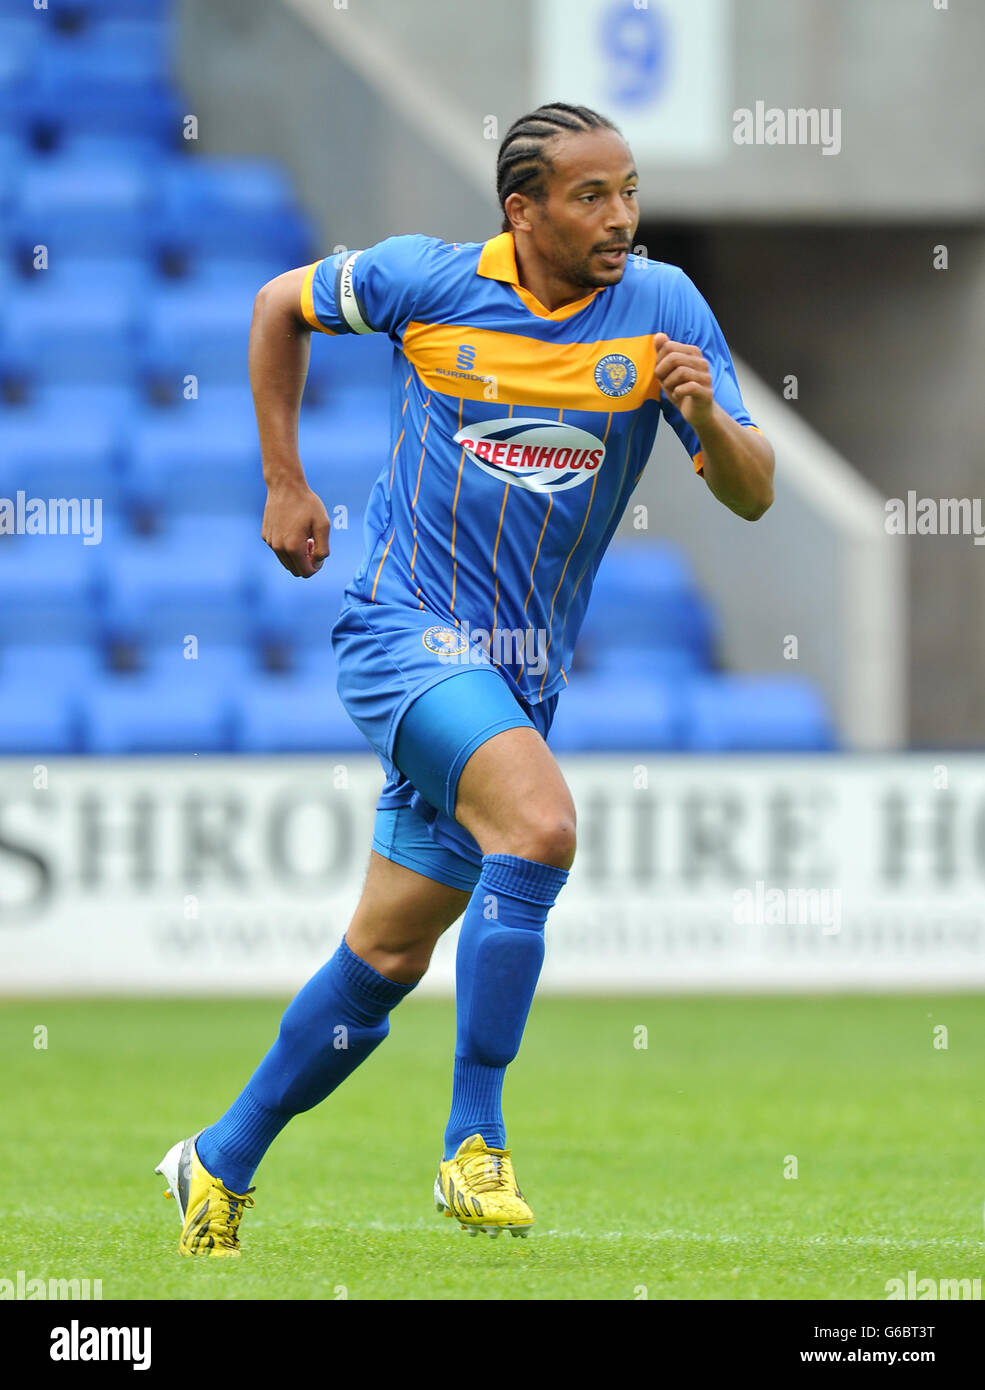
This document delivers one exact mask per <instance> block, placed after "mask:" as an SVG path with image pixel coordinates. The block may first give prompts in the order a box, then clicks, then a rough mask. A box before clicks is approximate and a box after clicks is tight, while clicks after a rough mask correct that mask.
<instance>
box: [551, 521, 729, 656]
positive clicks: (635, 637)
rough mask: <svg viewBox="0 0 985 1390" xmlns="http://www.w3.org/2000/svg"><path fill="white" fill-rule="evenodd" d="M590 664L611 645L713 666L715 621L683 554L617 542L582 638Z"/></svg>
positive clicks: (604, 563)
mask: <svg viewBox="0 0 985 1390" xmlns="http://www.w3.org/2000/svg"><path fill="white" fill-rule="evenodd" d="M578 641H579V646H580V647H581V648H584V654H585V659H586V660H588V661H589V662H591V660H592V655H591V654H592V653H593V652H594V651H596V650H597V649H599V648H601V647H603V646H606V645H620V644H622V645H633V646H639V647H640V648H646V647H648V646H659V647H683V648H684V649H686V650H688V651H690V652H691V653H692V654H693V657H694V660H695V662H696V664H697V665H699V666H703V667H706V666H708V665H710V664H711V661H712V657H713V654H714V647H715V641H716V620H715V615H714V613H713V612H712V610H711V608H710V606H709V605H708V604H707V603H706V602H705V600H704V599H703V598H702V597H701V594H700V593H699V591H698V590H697V588H696V586H695V582H694V579H693V576H692V573H691V568H690V564H689V563H688V561H687V558H686V556H685V555H684V553H683V552H682V551H681V550H679V549H678V548H676V547H674V546H670V545H666V544H653V543H649V542H645V541H618V542H613V543H612V545H611V546H610V547H609V549H608V550H607V551H606V553H605V555H603V557H602V559H601V562H600V565H599V567H598V572H597V575H596V578H595V582H594V587H593V589H592V596H591V602H590V604H589V606H588V612H587V614H586V617H585V621H584V624H583V626H582V629H581V632H580V634H579V638H578Z"/></svg>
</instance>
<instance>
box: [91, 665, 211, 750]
mask: <svg viewBox="0 0 985 1390" xmlns="http://www.w3.org/2000/svg"><path fill="white" fill-rule="evenodd" d="M81 706H82V725H83V735H82V737H83V739H84V741H85V748H86V751H87V752H90V753H104V754H117V755H122V754H128V753H223V752H227V751H229V750H230V748H231V747H232V727H231V710H230V699H229V696H228V695H227V694H226V693H225V692H224V691H223V690H222V689H221V688H219V687H209V688H208V689H203V687H202V686H201V685H200V684H199V683H198V682H197V681H193V680H187V679H177V678H175V679H173V680H171V679H168V680H161V679H154V678H152V677H147V676H112V677H107V678H106V679H103V680H99V681H96V682H95V683H94V684H93V685H91V686H90V687H89V688H88V689H87V690H86V691H85V692H84V694H83V696H82V699H81Z"/></svg>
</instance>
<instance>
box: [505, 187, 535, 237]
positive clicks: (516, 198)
mask: <svg viewBox="0 0 985 1390" xmlns="http://www.w3.org/2000/svg"><path fill="white" fill-rule="evenodd" d="M527 203H528V199H526V198H525V197H524V196H523V194H522V193H511V194H510V196H509V197H508V198H507V200H506V202H505V203H504V204H503V211H504V212H505V213H506V222H507V226H506V228H505V229H504V230H506V231H509V230H510V229H511V228H512V229H513V231H516V232H530V231H532V230H533V223H532V222H531V221H530V218H529V217H528V216H527Z"/></svg>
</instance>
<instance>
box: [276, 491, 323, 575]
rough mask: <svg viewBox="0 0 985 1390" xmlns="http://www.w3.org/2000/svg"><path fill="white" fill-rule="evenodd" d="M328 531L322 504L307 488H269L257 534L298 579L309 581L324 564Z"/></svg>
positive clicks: (315, 494)
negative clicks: (261, 523) (261, 522)
mask: <svg viewBox="0 0 985 1390" xmlns="http://www.w3.org/2000/svg"><path fill="white" fill-rule="evenodd" d="M331 529H332V523H331V520H330V519H329V515H328V512H327V511H326V510H325V504H324V502H323V501H322V500H321V498H320V497H319V496H318V495H317V493H314V492H312V491H311V488H310V487H305V486H298V485H297V484H293V483H292V484H290V485H284V486H280V487H271V488H268V490H267V505H266V507H264V509H263V526H262V527H261V531H260V534H261V535H262V536H263V539H264V540H265V541H266V542H267V544H268V545H269V546H270V549H271V550H272V551H273V552H274V554H275V555H276V556H277V558H278V560H279V561H280V562H281V564H282V565H283V566H284V568H285V569H287V570H290V571H291V573H292V574H294V575H297V577H298V578H299V579H310V578H311V576H312V575H313V574H317V572H318V571H319V570H320V569H321V567H322V565H323V564H324V563H325V560H326V559H327V557H328V533H329V531H330V530H331Z"/></svg>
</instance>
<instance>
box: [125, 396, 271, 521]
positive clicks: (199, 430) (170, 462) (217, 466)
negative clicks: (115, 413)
mask: <svg viewBox="0 0 985 1390" xmlns="http://www.w3.org/2000/svg"><path fill="white" fill-rule="evenodd" d="M127 488H128V494H129V496H130V499H131V501H132V502H133V503H134V504H136V505H138V506H142V507H153V508H155V509H157V510H158V511H160V512H161V513H162V514H168V515H171V516H178V515H180V514H182V513H192V514H199V515H204V514H208V513H220V514H224V513H228V512H232V511H243V512H246V513H248V514H249V515H250V516H251V517H252V518H253V522H254V525H255V527H256V530H257V533H258V534H259V530H260V522H261V519H262V516H263V507H264V501H265V498H266V489H265V487H264V483H263V474H262V470H261V467H260V446H259V442H258V440H257V431H256V422H255V420H254V419H253V417H252V414H251V415H241V416H239V417H238V418H233V419H231V418H227V417H224V416H223V415H221V414H217V413H216V412H214V411H213V410H211V409H210V408H209V407H208V406H207V405H206V404H205V403H204V402H203V401H201V400H199V401H183V402H182V403H181V404H180V405H178V406H177V407H176V408H175V409H174V410H169V411H161V412H158V413H156V414H154V415H145V416H144V417H143V419H142V420H141V421H140V423H139V424H138V425H137V427H136V429H135V431H134V433H133V435H132V437H131V441H130V448H129V473H128V481H127Z"/></svg>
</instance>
